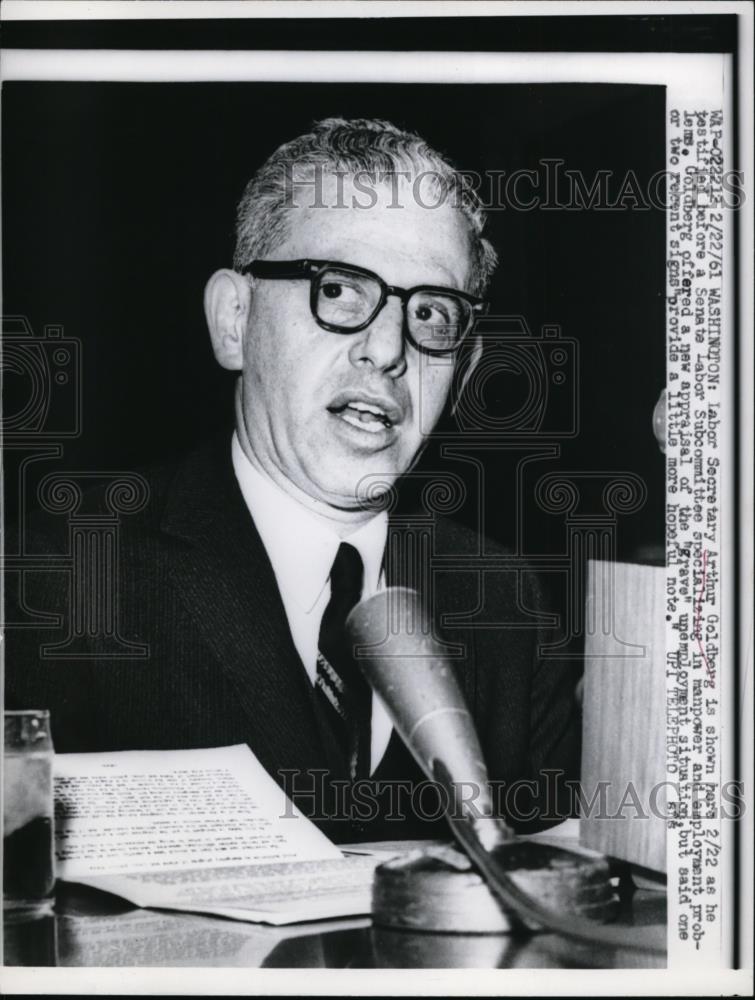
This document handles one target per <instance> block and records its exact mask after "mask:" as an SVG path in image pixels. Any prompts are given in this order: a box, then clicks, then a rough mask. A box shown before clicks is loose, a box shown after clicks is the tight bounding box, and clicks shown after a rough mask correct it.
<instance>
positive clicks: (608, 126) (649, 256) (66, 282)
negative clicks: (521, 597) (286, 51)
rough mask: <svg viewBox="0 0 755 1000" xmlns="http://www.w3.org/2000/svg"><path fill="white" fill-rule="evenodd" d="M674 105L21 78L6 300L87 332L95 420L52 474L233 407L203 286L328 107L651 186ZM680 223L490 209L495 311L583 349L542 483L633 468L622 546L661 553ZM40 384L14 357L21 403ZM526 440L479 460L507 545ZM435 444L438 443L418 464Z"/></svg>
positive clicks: (12, 128)
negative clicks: (571, 429) (256, 181)
mask: <svg viewBox="0 0 755 1000" xmlns="http://www.w3.org/2000/svg"><path fill="white" fill-rule="evenodd" d="M664 100H665V97H664V91H663V89H662V88H659V87H637V86H618V85H600V86H598V85H522V86H513V85H479V86H474V85H458V86H448V85H379V86H373V85H361V84H353V85H348V86H343V85H328V84H317V85H314V84H100V83H66V84H62V83H53V84H45V83H10V84H6V85H5V86H4V88H3V172H4V182H3V206H2V208H3V287H4V314H5V315H6V316H8V315H23V316H25V317H26V318H27V320H28V322H29V323H30V325H31V326H32V327H33V329H34V332H35V334H36V335H37V336H38V337H41V336H42V334H43V330H44V327H45V325H47V324H58V325H61V326H62V327H63V328H64V332H65V336H67V337H74V338H78V339H80V341H81V343H82V355H81V375H80V386H81V395H82V404H83V411H82V412H83V425H82V433H81V434H80V435H79V436H78V437H75V438H72V439H68V440H66V441H65V443H64V452H63V455H62V457H61V458H60V459H57V460H55V462H54V466H50V465H46V467H45V468H44V469H43V468H42V467H41V466H42V465H45V463H41V464H40V467H39V472H40V474H41V473H43V472H46V471H50V469H51V468H52V467H54V468H56V469H60V468H64V469H72V470H103V469H112V470H116V469H135V468H139V467H140V466H142V465H145V464H148V463H149V462H151V461H152V460H155V459H159V458H161V457H164V456H168V455H172V454H175V453H176V452H178V451H181V450H183V449H184V448H188V447H190V446H191V444H192V443H193V442H195V441H196V440H197V439H198V438H200V437H201V436H203V435H204V434H206V433H209V432H210V431H212V430H213V429H215V428H217V427H219V426H221V425H222V424H223V423H230V421H231V418H232V405H231V395H232V383H233V377H232V376H229V373H226V372H223V371H222V370H220V369H219V368H218V367H217V365H216V364H215V361H214V359H213V356H212V353H211V350H210V344H209V338H208V336H207V333H206V329H205V324H204V316H203V312H202V292H203V288H204V284H205V281H206V279H207V278H208V276H209V275H210V274H211V272H212V271H213V270H215V269H216V268H218V267H224V266H228V265H229V264H230V261H231V254H232V247H233V222H234V210H235V204H236V202H237V200H238V198H239V196H240V194H241V192H242V190H243V187H244V184H245V182H246V180H247V179H248V178H249V176H250V175H251V174H252V173H253V172H254V170H255V169H256V168H257V167H258V166H259V165H260V164H261V163H262V162H263V160H264V159H265V158H266V157H267V156H268V155H269V153H270V152H271V151H272V150H273V149H275V148H276V147H277V146H278V145H279V144H280V143H281V142H283V141H285V140H287V139H290V138H291V137H293V136H294V135H297V134H299V133H301V132H303V131H305V130H307V128H308V127H309V125H310V124H311V122H312V121H313V120H315V119H318V118H322V117H326V116H330V115H343V116H346V117H350V116H360V117H362V116H364V117H372V116H375V117H381V118H387V119H389V120H391V121H393V122H395V123H396V124H397V125H400V126H405V127H408V128H409V129H412V130H416V131H417V132H419V133H420V134H421V135H422V136H423V137H425V138H426V139H427V140H428V141H429V142H430V143H431V144H432V145H434V146H435V147H436V148H438V149H440V150H441V151H444V152H445V153H447V154H448V155H449V156H450V157H451V158H452V159H453V160H454V161H455V162H456V163H457V165H458V166H460V167H461V168H462V169H465V170H476V171H483V170H485V169H492V170H497V171H501V170H504V171H507V172H511V171H513V170H517V169H537V168H538V163H539V162H540V161H542V160H543V159H545V158H557V159H561V160H563V161H564V164H563V167H564V168H565V169H570V170H581V171H583V173H584V175H585V177H586V179H587V181H588V184H589V182H591V180H592V178H593V177H594V175H595V173H596V172H597V171H598V170H610V171H612V172H614V179H613V180H612V182H611V190H612V191H616V190H617V189H618V187H619V185H620V180H621V178H622V177H623V176H624V175H625V174H626V172H627V171H628V170H632V171H634V173H635V175H636V176H637V178H638V180H639V182H640V185H641V186H643V187H644V186H645V184H646V182H647V180H648V179H649V178H650V177H651V176H652V175H653V173H655V172H656V171H661V170H663V169H664V168H665V159H664ZM524 190H526V187H525V189H524ZM664 227H665V219H664V215H663V212H662V211H660V210H657V209H651V210H647V211H643V210H634V211H631V210H619V211H601V210H599V209H592V210H590V211H584V210H583V211H566V210H563V209H560V210H559V209H556V210H545V209H535V210H533V211H528V212H520V211H514V210H512V209H510V208H507V209H506V210H504V211H499V212H495V213H492V215H491V223H490V231H489V232H490V237H491V239H492V240H493V242H494V244H495V245H496V247H497V248H498V250H499V253H500V257H501V266H500V268H499V272H498V274H497V276H496V278H495V279H494V283H493V287H492V290H491V294H490V298H491V303H492V307H491V308H492V311H493V312H494V313H498V314H506V315H520V316H522V317H523V318H524V320H525V321H526V324H527V325H528V327H529V330H530V331H531V333H532V334H533V335H537V334H539V333H540V331H541V328H542V326H543V325H544V324H557V325H558V326H559V327H560V328H561V334H562V336H563V337H565V338H573V339H574V340H575V341H577V342H578V344H579V353H580V367H579V371H578V373H577V374H576V375H575V380H576V381H575V392H576V393H577V398H578V404H579V413H580V432H579V434H578V435H577V436H576V437H574V438H571V439H566V440H562V441H561V452H560V455H559V456H558V458H556V459H552V460H550V461H549V462H547V463H542V462H540V463H537V468H536V469H535V470H534V471H535V472H536V474H537V476H536V477H535V478H537V477H539V476H540V475H542V474H543V473H544V472H550V471H564V470H567V471H570V470H583V471H593V472H598V473H604V472H620V471H629V472H633V473H634V474H636V475H639V476H640V477H641V478H642V479H643V480H644V482H645V483H646V486H647V491H648V497H647V501H646V503H645V505H644V507H643V508H642V510H640V511H639V512H637V513H635V514H632V515H629V516H626V517H623V518H621V519H620V521H619V528H618V539H617V545H618V548H617V553H616V554H617V556H618V557H619V558H622V559H626V560H635V561H636V560H640V561H648V560H653V559H656V558H658V555H659V551H660V547H661V546H662V544H663V515H664V499H665V498H664V462H663V458H662V456H661V454H660V452H659V450H658V447H657V444H656V443H655V440H654V437H653V434H652V428H651V414H652V411H653V406H654V404H655V401H656V399H657V397H658V394H659V392H660V390H661V388H662V387H663V385H664V382H665V332H664V330H665V327H664V308H665V306H664V293H663V289H664V266H665V229H664ZM507 379H508V380H507ZM27 383H28V379H27V377H26V375H25V374H24V373H23V372H22V371H20V370H16V371H13V370H6V386H5V388H6V406H7V407H10V409H11V413H12V412H14V411H13V409H12V408H13V407H14V406H17V405H19V404H18V403H16V402H14V400H18V399H23V397H24V393H27V394H28V384H27ZM66 391H67V390H66ZM486 391H487V393H488V398H487V399H486V405H487V406H488V407H489V408H490V411H491V412H494V411H495V412H502V413H505V412H507V411H508V410H510V409H512V408H513V409H516V407H517V406H518V405H519V402H517V400H518V395H517V394H521V386H520V385H517V384H516V379H515V378H514V377H513V376H501V378H500V379H498V380H497V381H496V380H491V381H490V382H489V384H488V385H487V388H486ZM60 399H61V400H62V402H61V403H60V405H61V406H66V405H68V404H67V403H66V401H65V400H63V397H62V396H61V397H60ZM7 412H8V410H6V414H7ZM51 413H52V411H51ZM53 417H54V419H61V420H62V419H63V418H62V417H59V416H58V414H57V411H56V413H55V414H53ZM51 426H52V425H51ZM444 426H445V427H446V428H447V429H453V424H452V423H446V424H445V425H444ZM545 439H546V440H547V439H548V438H547V436H546V438H545ZM554 440H555V439H554ZM525 451H526V448H525ZM517 457H521V456H517V455H515V454H514V453H506V452H491V453H488V454H487V455H486V456H485V488H484V497H483V498H482V500H483V502H484V505H485V512H486V531H487V532H488V533H489V534H490V535H492V536H494V537H496V538H498V539H500V540H502V541H504V542H508V543H509V544H511V543H512V542H514V524H515V513H516V512H515V510H514V499H513V491H512V488H511V484H512V482H513V477H514V475H515V471H516V469H515V464H516V460H517ZM13 461H14V458H13V456H10V459H9V460H8V463H7V476H6V491H7V511H8V514H9V515H10V516H12V515H13V513H14V510H15V509H16V508H17V506H18V500H17V479H16V478H14V474H13V471H14V470H13ZM438 461H439V458H438V445H437V444H435V445H432V446H431V447H430V448H429V449H428V451H427V453H426V455H425V458H424V459H423V463H424V467H425V468H427V469H430V468H432V467H434V466H435V465H436V464H437V462H438ZM469 468H470V467H469V466H465V465H464V464H463V463H459V464H457V466H456V467H455V471H457V472H458V473H459V474H462V475H467V472H468V470H469ZM465 470H467V471H466V472H465ZM533 482H534V479H533V480H532V481H528V484H527V489H528V490H530V489H531V488H532V486H533ZM469 485H470V489H471V490H472V491H473V492H472V493H471V494H470V503H469V504H467V505H465V507H464V508H463V509H462V510H461V511H459V513H458V516H459V517H461V518H462V519H466V520H468V521H469V522H470V523H472V522H473V521H475V519H476V517H477V514H476V504H477V499H478V495H477V493H478V492H479V490H478V487H477V486H476V485H475V482H474V481H473V480H472V479H470V480H469ZM475 490H477V493H475V492H474V491H475ZM564 546H565V536H564V524H563V520H562V519H560V518H554V517H552V516H549V517H545V516H542V514H541V512H538V511H537V510H533V511H532V514H531V516H530V515H528V517H527V519H526V539H525V549H526V550H527V551H532V552H545V553H553V554H557V553H561V552H563V551H564Z"/></svg>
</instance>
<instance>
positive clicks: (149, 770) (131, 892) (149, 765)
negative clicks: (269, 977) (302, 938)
mask: <svg viewBox="0 0 755 1000" xmlns="http://www.w3.org/2000/svg"><path fill="white" fill-rule="evenodd" d="M55 809H56V830H55V843H56V859H57V875H58V877H59V878H61V879H65V880H67V881H72V882H80V883H83V884H85V885H89V886H94V887H95V888H99V889H104V890H106V891H107V892H112V893H114V894H116V895H118V896H121V897H123V898H124V899H127V900H129V901H130V902H132V903H134V904H136V905H137V906H145V907H147V906H153V907H161V908H165V909H178V910H191V911H194V912H199V913H214V914H218V915H221V916H226V917H232V918H234V919H238V920H257V921H265V922H267V923H273V924H285V923H294V922H297V921H304V920H319V919H326V918H335V917H344V916H353V915H357V914H362V913H369V911H370V894H371V885H372V872H373V870H374V868H375V867H376V866H377V865H378V864H379V863H380V862H381V861H384V860H385V859H386V858H387V857H390V856H392V854H391V852H380V851H375V850H373V851H370V852H368V853H359V854H353V855H346V856H345V855H344V854H343V853H342V852H341V851H340V850H339V849H338V848H337V847H336V846H335V845H334V844H332V843H331V842H330V841H329V840H328V838H327V837H326V836H325V835H324V834H323V833H321V831H320V830H318V829H317V827H316V826H315V825H314V824H313V823H312V822H310V820H308V819H307V818H306V817H305V816H304V815H303V814H302V813H300V812H299V811H298V810H297V809H296V808H295V807H294V805H293V804H292V803H291V802H290V800H289V799H288V798H287V797H286V795H285V793H284V792H283V790H282V789H281V788H280V787H279V786H278V785H277V784H276V783H275V781H274V780H273V779H272V778H271V777H270V775H268V774H267V772H266V771H265V770H264V768H263V767H262V766H261V765H260V763H259V761H258V760H257V759H256V757H255V756H254V754H253V753H252V752H251V750H250V749H249V747H247V746H246V745H244V744H241V745H238V746H231V747H220V748H217V749H209V750H173V751H164V750H145V751H124V752H118V753H100V754H61V755H58V756H57V757H56V761H55Z"/></svg>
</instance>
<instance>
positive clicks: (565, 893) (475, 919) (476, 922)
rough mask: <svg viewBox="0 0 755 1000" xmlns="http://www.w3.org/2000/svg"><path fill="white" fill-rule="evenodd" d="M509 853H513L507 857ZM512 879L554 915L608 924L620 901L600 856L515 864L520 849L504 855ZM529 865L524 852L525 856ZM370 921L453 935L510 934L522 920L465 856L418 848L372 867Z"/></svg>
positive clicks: (549, 856)
mask: <svg viewBox="0 0 755 1000" xmlns="http://www.w3.org/2000/svg"><path fill="white" fill-rule="evenodd" d="M509 852H510V853H509ZM502 857H503V858H504V859H505V867H506V869H507V874H508V875H509V876H510V877H511V879H512V881H513V882H515V883H516V884H517V886H518V887H519V888H520V889H522V890H523V891H525V892H527V893H529V894H530V895H531V896H533V897H534V898H535V899H536V900H537V901H538V902H540V903H541V904H542V905H543V906H545V907H547V908H548V909H553V910H554V911H555V912H557V913H560V914H563V913H574V914H578V915H579V916H582V917H585V918H587V919H592V920H596V921H599V922H605V921H607V920H610V919H612V918H613V917H614V916H615V913H616V909H617V900H616V897H615V895H614V891H613V887H612V885H611V883H610V881H609V870H608V865H607V863H606V862H605V861H604V860H603V859H602V858H589V857H576V856H573V855H571V856H570V855H567V854H565V853H564V852H561V851H558V850H556V849H554V850H553V851H552V852H550V853H549V852H546V853H545V854H543V857H544V859H545V860H546V862H549V863H548V864H547V865H546V866H544V867H539V868H532V867H524V866H522V867H517V862H518V860H519V859H518V857H517V852H516V849H515V848H513V849H512V848H511V847H509V848H507V853H505V854H504V855H502ZM521 860H522V864H523V865H526V863H527V855H526V853H525V854H523V855H522V858H521ZM372 920H373V923H374V924H375V925H376V926H379V927H390V928H405V929H407V930H414V931H435V932H445V933H452V934H507V933H509V932H510V931H511V930H512V929H514V927H515V926H517V924H518V923H521V922H517V921H514V922H512V920H511V919H510V916H509V914H508V913H507V912H506V910H505V908H504V907H503V906H502V904H500V903H499V902H498V900H497V899H496V898H495V897H494V896H493V894H492V893H491V892H490V890H489V889H488V887H487V885H486V883H485V882H484V880H483V879H482V877H481V876H480V875H478V873H477V872H476V871H475V870H474V869H473V868H472V865H471V864H470V862H469V860H468V859H467V858H466V856H465V855H463V854H461V853H460V852H458V851H456V850H454V849H453V848H442V849H428V850H424V851H413V852H412V853H411V854H409V855H406V856H404V857H403V858H396V859H394V860H391V861H387V862H385V863H384V864H382V865H380V866H379V867H378V868H377V869H376V870H375V875H374V880H373V885H372Z"/></svg>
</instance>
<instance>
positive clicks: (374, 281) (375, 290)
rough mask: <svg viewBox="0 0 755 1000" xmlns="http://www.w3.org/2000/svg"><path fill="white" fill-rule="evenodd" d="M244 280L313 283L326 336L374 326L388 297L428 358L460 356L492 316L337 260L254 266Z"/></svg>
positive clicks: (456, 295)
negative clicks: (483, 318)
mask: <svg viewBox="0 0 755 1000" xmlns="http://www.w3.org/2000/svg"><path fill="white" fill-rule="evenodd" d="M241 273H242V274H251V275H253V276H254V277H255V278H264V279H272V280H279V279H280V280H291V279H293V280H297V279H305V278H306V279H308V280H309V282H310V294H309V306H310V309H311V310H312V315H313V316H314V318H315V319H316V320H317V322H318V324H319V325H320V326H321V327H322V328H323V330H329V331H330V332H331V333H359V331H360V330H364V329H365V328H366V327H368V326H369V325H370V323H372V321H373V320H374V319H375V317H376V316H377V315H378V313H379V312H380V310H381V309H382V308H383V306H384V305H385V303H386V302H387V301H388V296H389V295H396V296H398V298H400V299H401V303H402V305H403V312H404V327H403V333H404V336H405V337H406V339H407V340H408V341H409V342H410V343H411V344H413V345H414V347H416V348H417V350H418V351H422V352H423V353H424V354H431V355H435V356H438V355H447V354H453V353H455V352H456V351H458V350H459V348H460V347H461V345H462V343H463V341H464V338H465V337H466V335H467V334H468V333H469V331H470V330H471V328H472V324H473V322H474V319H475V316H477V315H484V314H485V313H486V312H487V303H486V302H484V301H483V300H482V299H478V298H475V296H473V295H468V294H467V293H466V292H460V291H456V290H455V289H450V288H442V287H440V286H435V285H415V286H414V287H413V288H399V287H398V286H397V285H388V284H386V283H385V282H384V281H383V279H382V278H381V277H380V276H379V275H377V274H375V273H374V272H373V271H368V270H366V268H363V267H357V266H356V265H354V264H340V263H338V262H337V261H332V260H253V261H252V262H251V264H247V265H246V267H244V268H242V271H241Z"/></svg>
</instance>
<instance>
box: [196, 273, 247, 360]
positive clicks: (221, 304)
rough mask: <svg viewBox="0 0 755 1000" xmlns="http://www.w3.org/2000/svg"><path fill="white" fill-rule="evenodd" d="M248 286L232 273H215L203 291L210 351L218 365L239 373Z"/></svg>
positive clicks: (242, 352)
mask: <svg viewBox="0 0 755 1000" xmlns="http://www.w3.org/2000/svg"><path fill="white" fill-rule="evenodd" d="M250 301H251V289H250V287H249V282H248V281H247V280H246V279H245V278H244V277H243V276H242V275H240V274H237V273H236V271H230V270H228V269H227V268H224V269H223V270H222V271H216V272H215V273H214V274H213V275H212V277H211V278H210V280H209V281H208V282H207V285H206V287H205V290H204V314H205V316H206V318H207V327H208V329H209V331H210V340H211V341H212V349H213V351H214V352H215V358H216V360H217V362H218V364H219V365H222V367H223V368H228V369H229V370H230V371H241V369H242V367H243V363H244V331H245V330H246V323H247V317H248V315H249V303H250Z"/></svg>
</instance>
